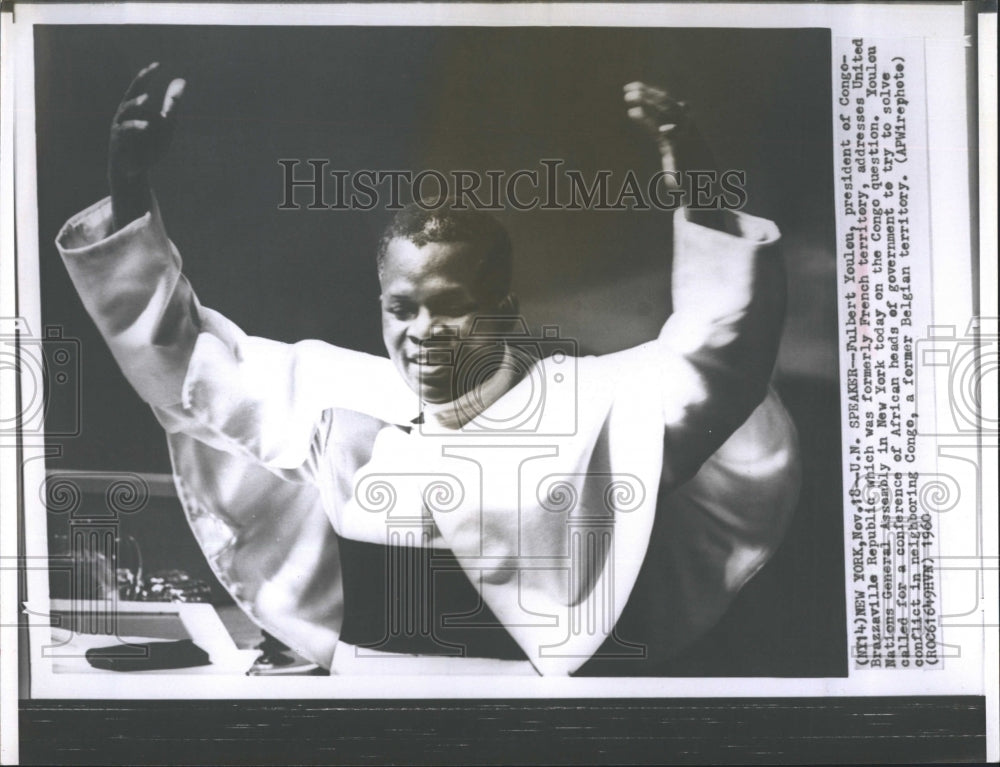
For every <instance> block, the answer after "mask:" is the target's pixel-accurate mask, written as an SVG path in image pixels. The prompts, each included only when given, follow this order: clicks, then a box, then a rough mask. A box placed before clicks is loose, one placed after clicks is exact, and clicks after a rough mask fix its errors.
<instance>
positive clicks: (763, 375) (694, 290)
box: [653, 209, 785, 484]
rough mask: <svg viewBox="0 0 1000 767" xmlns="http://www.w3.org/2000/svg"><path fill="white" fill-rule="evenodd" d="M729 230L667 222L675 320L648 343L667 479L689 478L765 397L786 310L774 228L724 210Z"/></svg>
mask: <svg viewBox="0 0 1000 767" xmlns="http://www.w3.org/2000/svg"><path fill="white" fill-rule="evenodd" d="M725 215H726V224H727V229H728V231H725V232H723V231H718V230H715V229H709V228H706V227H703V226H699V225H697V224H694V223H692V222H691V221H689V220H688V218H687V216H686V210H685V209H681V210H679V211H677V214H676V216H675V219H674V220H675V225H674V262H673V278H672V291H673V314H672V315H671V316H670V318H669V319H668V320H667V322H666V324H665V325H664V327H663V330H662V331H661V333H660V336H659V338H658V339H657V340H656V341H655V342H654V344H653V345H654V347H655V348H656V350H657V356H658V357H659V360H660V365H661V368H662V369H661V371H660V380H661V381H662V386H661V387H660V393H661V397H662V407H663V419H664V426H665V443H664V446H665V450H666V454H665V456H664V479H665V480H667V482H669V483H670V484H677V483H679V482H681V481H683V480H685V479H688V478H689V477H691V476H692V475H693V474H694V472H696V471H697V470H698V468H699V467H700V466H701V465H702V463H703V462H704V461H705V460H706V459H707V458H708V457H709V456H710V455H712V453H714V452H715V451H716V450H717V449H718V448H719V447H720V446H721V445H722V443H723V442H725V440H726V439H727V438H728V437H729V435H730V434H732V433H733V432H734V431H735V430H736V429H737V428H738V427H739V426H740V425H741V424H742V423H743V422H744V421H746V419H747V418H748V417H749V416H750V414H751V413H752V412H753V411H754V409H755V408H756V407H757V406H758V405H759V404H760V403H761V402H762V401H763V399H764V396H765V394H766V392H767V386H768V382H769V380H770V376H771V371H772V368H773V366H774V361H775V357H776V355H777V350H778V342H779V340H780V337H781V328H782V323H783V320H784V312H785V274H784V268H783V264H782V261H781V256H780V253H779V251H778V243H779V235H778V230H777V227H776V226H775V225H774V224H773V223H771V222H770V221H766V220H764V219H760V218H755V217H753V216H749V215H746V214H742V213H734V212H726V214H725Z"/></svg>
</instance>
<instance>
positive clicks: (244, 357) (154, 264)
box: [36, 27, 846, 677]
mask: <svg viewBox="0 0 1000 767" xmlns="http://www.w3.org/2000/svg"><path fill="white" fill-rule="evenodd" d="M36 34H37V39H36V62H37V64H36V66H37V71H38V77H37V98H38V106H37V110H38V112H37V115H38V117H37V125H38V143H39V169H38V184H39V201H40V204H39V212H40V219H39V227H40V242H41V243H42V247H43V248H45V250H46V252H47V253H48V255H49V257H45V256H42V257H41V259H40V265H41V286H42V318H43V322H44V323H45V325H46V326H58V327H61V328H63V329H64V335H65V336H66V337H67V338H68V337H69V336H73V337H74V338H78V339H79V343H80V345H81V348H82V349H83V350H85V353H84V354H81V355H80V359H79V373H78V374H79V376H80V379H79V380H80V387H79V391H80V393H81V397H80V400H79V401H78V402H73V401H67V402H66V403H65V405H66V406H67V407H78V408H79V412H78V416H79V422H80V424H81V428H80V431H79V435H78V436H73V437H70V438H67V439H65V440H63V441H61V444H63V446H64V448H63V450H62V453H61V455H59V457H58V458H55V459H52V460H50V461H48V462H47V464H46V470H47V473H48V477H49V482H50V484H49V486H48V493H49V496H50V501H51V504H50V507H49V511H48V515H47V520H46V521H47V527H48V534H49V545H50V551H52V552H56V553H57V555H65V553H66V552H69V557H70V558H72V557H74V556H79V554H80V548H79V544H78V543H74V541H77V542H78V541H80V540H83V539H82V538H81V535H83V534H86V535H90V534H92V531H91V530H90V529H89V528H88V527H87V526H86V525H81V520H83V519H87V520H89V521H90V523H91V525H94V524H96V525H98V526H99V527H100V528H101V529H102V530H105V529H107V528H108V522H109V520H107V519H101V520H95V519H94V518H93V515H92V514H90V513H89V512H90V510H89V508H88V504H90V503H92V502H93V500H94V499H93V498H92V495H93V494H95V493H97V494H100V493H107V492H109V488H114V489H112V490H110V492H112V493H113V492H114V490H115V489H116V490H118V491H119V494H120V495H121V505H122V510H121V513H120V514H119V518H118V519H117V520H116V523H117V524H118V525H119V528H118V530H117V535H116V536H115V538H114V540H113V541H111V545H112V547H113V548H112V549H111V550H109V551H112V550H113V555H109V551H103V550H102V551H93V552H87V553H85V554H84V556H90V557H93V558H94V560H95V561H93V562H88V563H86V564H84V563H81V562H76V561H73V562H71V563H70V567H69V568H54V569H53V570H52V573H51V576H50V589H51V590H52V595H53V596H57V594H56V592H57V591H58V592H59V593H58V596H59V597H61V598H65V599H72V598H80V597H84V596H92V597H104V596H107V592H108V590H109V589H111V590H114V591H115V592H116V594H117V599H118V600H121V601H122V602H124V601H128V602H135V601H146V600H149V601H150V602H152V603H156V602H160V601H162V600H164V599H168V598H170V597H171V596H174V597H175V598H176V599H178V600H180V601H185V602H186V601H195V602H208V603H210V604H213V605H215V606H216V607H217V608H218V611H219V615H220V617H222V618H223V622H224V623H226V624H227V627H228V628H229V629H230V632H231V633H232V634H234V640H235V641H236V642H237V643H238V644H240V645H241V646H242V649H252V648H254V647H259V649H261V652H260V653H259V657H257V658H256V659H255V660H254V662H255V664H256V665H255V666H254V667H253V668H254V669H257V670H260V671H261V672H263V671H267V673H272V674H279V673H303V670H304V669H308V670H309V671H310V673H332V674H337V675H354V674H361V675H368V674H392V675H411V674H416V675H420V674H451V675H465V674H488V675H489V674H527V675H545V674H561V675H566V674H570V675H577V676H627V677H633V676H638V677H642V676H699V677H700V676H796V675H797V676H810V677H817V676H837V675H843V674H845V672H846V649H845V644H844V630H843V619H844V618H843V610H842V608H841V607H840V606H841V605H842V604H843V600H844V596H843V588H842V584H841V583H840V578H839V575H840V573H841V572H842V570H843V563H842V535H843V532H842V522H841V519H840V515H839V513H838V512H839V501H840V498H841V496H842V488H841V483H840V462H839V400H838V396H837V391H836V381H837V362H836V352H835V338H836V319H835V307H836V302H835V285H834V280H835V268H834V258H833V228H832V227H833V224H832V221H833V218H832V214H833V200H832V191H831V183H830V179H831V173H832V169H831V160H830V157H829V152H828V151H827V150H828V147H829V143H830V132H831V127H830V126H831V120H830V108H831V107H830V92H829V91H830V87H829V83H828V72H829V65H828V60H829V35H828V33H826V32H825V31H821V30H738V31H729V30H698V29H687V30H683V31H677V30H602V29H572V30H568V29H537V30H535V29H532V30H523V29H519V30H509V29H428V28H424V29H420V28H407V29H393V28H371V29H356V28H339V29H338V28H310V29H303V28H290V29H274V28H264V29H259V28H255V29H246V28H239V27H237V28H211V27H194V28H191V27H185V28H176V27H174V28H171V27H165V28H163V27H154V28H148V29H142V28H140V29H133V28H130V29H127V30H123V29H121V28H114V27H110V28H109V27H83V28H79V27H77V28H59V27H54V28H49V29H46V28H43V29H40V30H38V32H37V33H36ZM293 51H294V52H295V55H293V56H292V55H289V54H290V53H291V52H293ZM793 68H794V70H795V71H796V76H795V77H794V79H792V78H788V79H782V77H781V75H780V74H779V73H783V72H789V71H791V70H792V69H793ZM779 80H780V86H779V83H778V81H779ZM102 198H104V199H103V201H101V202H98V201H99V200H101V199H102ZM182 264H183V265H182ZM209 307H211V308H209ZM69 415H70V414H67V416H66V420H71V419H70V418H69ZM171 473H172V474H173V477H174V482H175V487H170V484H171V483H170V482H169V475H170V474H171ZM150 477H156V478H157V479H150ZM160 477H163V478H164V479H163V481H160V479H159V478H160ZM102 478H105V482H103V483H102V482H101V479H102ZM74 482H75V483H76V486H77V487H80V488H81V489H82V490H83V492H81V493H73V494H72V497H69V496H70V491H69V485H70V484H71V483H74ZM115 483H118V484H117V486H116V485H115ZM102 485H103V486H102ZM164 488H165V490H164ZM64 493H65V495H66V497H65V498H64V497H63V495H64ZM126 496H127V497H126ZM133 496H134V497H133ZM63 500H65V504H61V503H60V501H63ZM97 500H98V502H103V497H102V496H101V495H98V496H97ZM130 502H131V503H132V506H131V507H130V506H129V505H128V504H129V503H130ZM67 506H71V508H67ZM99 540H101V545H102V546H103V545H104V544H105V543H106V541H105V540H104V539H103V538H100V539H99ZM109 540H110V539H109ZM64 542H65V543H64ZM102 568H104V569H106V572H102ZM84 571H86V572H87V573H88V574H89V576H90V577H91V580H87V581H86V582H83V583H81V582H74V581H73V578H72V576H73V575H76V574H80V573H82V572H84ZM67 576H69V577H67ZM79 580H80V579H77V581H79ZM66 586H69V587H70V590H67V591H66V592H65V593H63V589H65V588H66ZM73 588H76V589H77V591H76V592H72V593H71V591H72V589H73ZM84 590H89V591H90V592H91V593H89V594H84V593H83V591H84ZM171 630H172V629H171ZM122 633H128V634H130V635H131V634H141V632H139V631H132V630H130V631H127V632H122ZM91 639H92V637H91V636H77V637H74V638H73V640H72V642H74V643H79V642H81V640H82V642H83V644H86V645H87V649H93V648H91V647H90V645H92V644H97V645H100V644H101V642H102V641H103V642H104V644H107V642H106V641H104V640H106V639H107V637H105V636H101V637H100V640H99V641H96V642H92V641H91ZM95 652H96V650H95ZM125 654H126V655H127V654H128V651H127V650H126V651H125ZM79 655H84V653H79ZM193 659H194V658H193V657H192V660H193ZM150 660H151V661H152V658H150ZM86 662H88V661H87V660H85V659H83V658H77V659H73V660H67V661H66V662H65V663H60V664H59V667H60V668H63V667H65V668H67V669H70V668H75V666H77V665H82V663H86ZM283 664H287V665H283ZM90 665H93V663H92V662H91V664H90Z"/></svg>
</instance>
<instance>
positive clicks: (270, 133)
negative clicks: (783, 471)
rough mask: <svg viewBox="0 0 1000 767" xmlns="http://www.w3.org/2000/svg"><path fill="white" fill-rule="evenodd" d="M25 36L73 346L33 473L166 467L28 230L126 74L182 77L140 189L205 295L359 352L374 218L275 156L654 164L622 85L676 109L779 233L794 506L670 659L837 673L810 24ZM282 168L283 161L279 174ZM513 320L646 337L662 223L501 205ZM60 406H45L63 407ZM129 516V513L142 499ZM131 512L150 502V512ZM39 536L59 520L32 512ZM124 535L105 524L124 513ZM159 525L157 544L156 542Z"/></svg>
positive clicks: (376, 345)
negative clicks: (709, 623)
mask: <svg viewBox="0 0 1000 767" xmlns="http://www.w3.org/2000/svg"><path fill="white" fill-rule="evenodd" d="M35 33H36V38H35V39H36V83H37V92H36V95H37V101H36V114H37V124H36V131H37V141H38V167H37V173H38V190H39V200H38V205H39V226H40V240H41V247H42V251H41V254H40V258H41V278H42V312H43V320H44V322H45V323H47V324H55V325H59V326H62V327H63V329H64V333H65V335H66V336H70V337H75V338H78V339H80V344H81V350H82V351H81V382H80V383H81V386H80V405H79V408H80V420H81V424H82V428H81V433H80V435H79V436H77V437H73V438H67V439H62V440H59V447H60V448H61V456H60V457H59V458H57V459H54V460H51V461H50V463H49V468H50V469H56V470H58V469H90V470H105V471H107V470H127V471H141V472H168V471H169V470H170V467H169V460H168V457H167V452H166V444H165V440H164V438H163V435H162V433H161V431H160V428H159V426H158V425H157V423H156V421H155V419H154V418H153V417H152V414H151V413H150V411H149V409H148V408H147V407H146V406H145V405H144V404H143V403H142V402H141V401H140V400H139V399H138V397H136V395H135V394H134V393H133V392H132V391H131V389H130V388H129V387H128V385H127V384H126V382H125V381H124V379H123V378H122V376H121V374H120V373H119V372H118V370H117V367H116V366H115V363H114V361H113V360H112V358H111V356H110V354H109V353H108V351H107V349H106V348H105V346H104V344H103V342H102V341H101V339H100V337H99V335H98V334H97V332H96V330H95V328H94V326H93V324H92V323H91V322H90V320H89V318H87V316H86V313H85V312H84V310H83V307H82V305H81V303H80V301H79V299H78V297H77V296H76V294H75V292H74V290H73V288H72V286H71V284H70V282H69V279H68V277H67V275H66V273H65V270H64V269H63V267H62V264H61V262H60V261H59V258H58V255H57V253H56V250H55V247H54V245H53V244H52V243H53V240H54V238H55V235H56V232H57V231H58V229H59V227H60V226H61V225H62V224H63V222H64V221H65V220H66V219H67V218H68V217H69V216H70V215H72V214H74V213H76V212H77V211H79V210H81V209H82V208H84V207H85V206H87V205H89V204H91V203H93V202H95V201H96V200H98V199H99V198H101V197H102V196H104V195H105V194H106V193H107V190H106V183H105V176H104V174H105V163H106V145H107V130H108V125H109V122H110V119H111V116H112V114H113V112H114V109H115V107H116V105H117V103H118V100H119V98H120V96H121V94H122V92H123V91H124V89H125V87H126V86H127V85H128V82H129V81H130V80H131V78H132V76H133V75H134V73H135V72H136V71H138V70H139V69H140V68H141V67H142V66H144V65H145V64H146V63H148V62H149V61H152V60H158V61H160V62H161V63H162V65H163V66H164V67H166V68H167V69H168V70H169V71H170V72H172V73H176V75H178V76H183V77H185V78H186V79H187V80H188V92H187V93H186V95H185V97H184V101H183V103H182V105H181V120H180V123H179V125H178V130H177V134H176V136H175V140H174V144H173V147H172V149H171V153H170V155H169V156H168V158H167V159H166V160H165V161H164V162H163V163H162V164H161V166H160V167H159V168H158V169H157V172H156V175H155V179H154V181H155V186H156V189H157V194H158V198H159V200H160V205H161V209H162V211H163V215H164V219H165V221H166V224H167V227H168V231H169V232H170V234H171V237H172V238H173V240H174V242H175V243H176V244H177V246H178V248H179V249H180V251H181V253H182V254H183V256H184V258H185V271H186V273H187V274H188V276H189V278H190V279H191V281H192V283H193V284H194V286H195V288H196V290H197V291H198V294H199V297H200V299H201V301H202V303H204V304H205V305H206V306H210V307H212V308H214V309H217V310H219V311H221V312H222V313H223V314H225V315H226V316H228V317H230V318H231V319H233V320H234V321H235V322H236V323H237V324H239V325H240V326H241V327H243V329H244V330H246V331H247V332H249V333H251V334H254V335H261V336H267V337H270V338H276V339H280V340H285V341H294V340H299V339H301V338H306V337H312V338H321V339H324V340H327V341H330V342H332V343H335V344H338V345H342V346H347V347H351V348H355V349H360V350H364V351H370V352H376V353H382V345H381V338H380V331H379V319H378V307H377V303H376V302H377V296H378V288H377V282H376V277H375V270H374V263H373V258H374V249H375V245H376V242H377V239H378V236H379V232H380V230H381V228H382V227H383V226H384V224H385V223H386V221H387V220H388V214H386V213H385V212H384V211H372V212H351V211H317V210H308V209H306V208H305V207H303V208H302V209H300V210H298V211H286V210H278V209H277V206H278V205H279V203H280V202H281V199H282V192H283V186H282V169H281V167H280V166H279V165H278V164H277V161H278V160H279V159H302V160H305V159H307V158H324V159H328V160H329V161H330V166H329V167H331V168H340V169H344V170H359V169H362V168H373V169H409V170H413V171H414V172H417V171H420V170H422V169H427V168H433V169H436V170H439V171H442V172H445V173H447V172H448V171H449V170H452V169H469V170H480V171H482V170H485V169H503V170H506V171H507V172H513V171H514V170H516V169H518V168H526V169H540V167H539V160H540V159H541V158H559V159H562V160H564V161H565V167H566V168H576V169H579V170H581V171H582V172H583V173H584V175H585V177H588V178H589V177H590V176H592V175H593V173H594V172H595V171H596V170H598V169H609V170H612V171H613V179H614V180H613V181H612V185H611V186H612V189H616V188H617V184H616V182H617V183H620V181H621V179H623V178H624V174H625V172H626V171H627V170H629V169H633V170H635V171H636V173H637V174H638V175H639V177H640V178H643V179H644V178H646V177H648V176H649V175H650V174H652V173H653V172H655V171H656V170H657V169H658V162H657V156H656V152H655V149H654V148H653V146H652V145H651V143H650V142H649V140H648V139H646V138H645V136H644V135H643V134H642V133H641V131H639V130H638V129H637V128H636V127H635V126H634V125H632V124H631V122H630V121H629V120H628V119H627V118H626V116H625V110H624V107H623V105H622V101H621V86H622V85H623V84H624V83H625V82H628V81H630V80H636V79H643V80H646V81H649V82H655V83H661V84H664V85H666V86H667V87H669V88H670V89H671V90H672V91H673V92H674V93H675V94H676V95H678V96H679V97H682V98H684V99H686V100H688V101H689V102H691V103H692V107H693V109H694V113H695V116H696V119H697V120H698V122H699V124H700V125H701V127H702V130H703V132H704V133H705V134H706V136H707V137H708V139H709V140H710V142H711V143H712V145H713V147H714V148H715V151H716V155H717V157H718V160H719V164H720V167H722V168H735V169H742V170H745V171H746V172H747V177H748V182H747V186H748V189H749V200H748V203H747V207H746V210H747V211H748V212H750V213H753V214H756V215H761V216H765V217H768V218H771V219H774V220H775V221H776V222H777V223H778V225H779V227H780V228H781V230H782V232H783V235H784V241H785V255H786V263H787V265H788V271H789V287H790V290H789V295H790V307H789V316H788V322H787V325H786V331H785V336H784V338H783V343H782V349H781V354H780V358H779V363H778V370H777V372H776V385H777V386H778V388H779V391H780V392H781V394H782V396H783V399H784V400H785V402H786V404H787V406H788V408H789V410H790V411H791V412H792V415H793V417H794V418H795V420H796V423H797V425H798V427H799V432H800V437H801V440H802V447H803V460H804V466H805V484H804V487H803V494H802V501H801V504H800V508H799V510H798V513H797V515H796V517H795V520H794V523H793V526H792V529H791V530H790V532H789V535H788V538H787V540H786V542H785V544H784V545H783V546H782V548H781V550H780V551H779V552H778V553H777V554H776V555H775V557H774V559H773V560H772V561H771V563H769V565H768V566H767V567H765V568H764V570H762V571H761V573H760V574H759V575H758V576H757V577H756V578H755V579H754V580H753V581H752V582H751V583H750V584H749V585H748V586H747V588H746V589H745V590H744V592H743V593H742V594H741V596H740V598H739V599H738V600H737V603H736V604H735V605H734V607H733V609H732V610H731V611H730V613H729V614H728V615H727V617H726V618H725V619H724V620H723V622H722V624H721V625H720V626H719V627H718V628H717V629H715V630H714V631H713V632H712V633H711V635H710V636H709V637H707V638H706V639H705V640H704V641H703V642H701V643H700V644H699V646H698V647H697V648H695V649H693V650H692V651H691V652H689V653H687V654H686V655H685V656H684V657H682V658H679V659H678V667H677V673H678V674H685V675H686V674H691V675H699V676H700V675H763V676H766V675H780V676H784V675H803V676H833V675H843V674H845V673H846V668H847V665H846V664H847V658H846V628H845V618H844V593H843V580H844V577H843V529H842V510H841V498H842V493H841V479H840V478H841V465H840V407H839V394H838V392H839V386H838V382H837V363H836V359H837V356H836V339H837V324H836V292H835V291H836V285H835V251H834V230H833V198H832V192H833V185H832V161H831V158H832V155H831V147H830V142H831V132H832V120H831V113H830V105H831V97H830V64H829V62H830V42H829V33H828V32H827V31H824V30H725V29H715V30H691V29H684V30H661V29H657V30H647V29H589V28H581V29H567V28H562V29H545V28H530V29H528V28H509V29H508V28H493V29H485V28H476V29H466V28H405V29H403V28H371V27H365V28H351V27H346V28H344V27H342V28H320V29H317V28H299V27H285V28H260V27H246V28H241V27H225V28H222V27H170V26H159V27H147V26H117V27H101V26H96V27H79V26H77V27H58V26H39V27H36V28H35ZM304 170H305V168H304V167H303V166H300V172H303V171H304ZM497 215H498V218H500V219H501V221H502V222H503V223H504V224H505V225H506V226H507V227H508V229H509V231H510V232H511V236H512V239H513V242H514V247H515V258H516V267H515V289H516V290H517V292H518V293H519V294H520V296H521V299H522V307H523V310H524V312H525V314H526V315H527V316H528V319H529V320H530V322H531V323H532V324H533V326H534V327H538V326H540V325H541V324H558V325H559V326H560V328H561V331H562V334H563V335H564V336H568V337H573V338H576V339H578V341H579V344H580V348H581V351H582V352H584V353H601V352H607V351H612V350H615V349H620V348H626V347H628V346H631V345H634V344H636V343H640V342H642V341H645V340H647V339H649V338H651V337H652V336H654V335H655V334H656V333H657V332H658V330H659V328H660V326H661V325H662V323H663V321H664V319H665V318H666V316H667V315H668V313H669V280H668V275H669V259H670V248H669V242H670V236H671V224H670V218H669V215H668V214H665V213H662V212H660V211H656V210H650V211H615V212H609V211H538V210H536V211H531V212H525V213H519V212H517V211H504V212H501V213H499V214H497ZM73 406H74V405H73V404H72V403H69V402H68V401H62V402H54V403H53V407H54V408H56V409H58V408H60V407H63V408H67V407H73ZM160 505H163V504H152V505H151V506H150V508H148V509H146V510H144V512H143V513H137V514H133V515H132V516H131V517H130V518H129V520H128V522H127V523H125V524H126V526H128V528H129V529H128V530H127V531H126V532H131V533H134V534H135V535H136V537H138V538H139V539H140V541H141V542H144V551H146V552H147V557H152V560H153V564H154V565H156V564H160V565H161V566H168V565H171V566H183V567H185V568H187V569H190V570H192V571H194V572H196V573H197V574H198V575H204V574H205V571H206V568H205V566H204V564H203V563H202V562H201V560H200V558H199V555H198V554H197V553H196V550H195V549H194V548H193V547H194V543H193V541H192V540H191V539H190V534H189V533H187V531H186V529H185V527H184V523H183V519H182V515H181V512H180V509H179V507H178V506H176V504H175V503H174V504H167V506H169V508H165V509H164V508H155V507H157V506H160ZM147 512H148V513H147ZM154 512H155V513H154ZM50 524H51V528H52V531H53V533H54V532H57V531H58V524H56V523H55V522H54V521H53V522H51V523H50ZM123 529H124V528H123ZM162 540H169V541H171V544H170V546H169V547H159V548H158V547H157V546H156V543H157V542H158V541H162Z"/></svg>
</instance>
